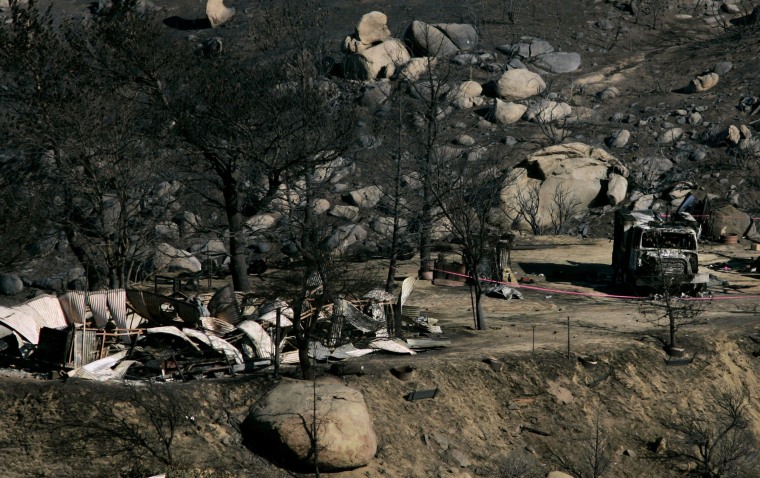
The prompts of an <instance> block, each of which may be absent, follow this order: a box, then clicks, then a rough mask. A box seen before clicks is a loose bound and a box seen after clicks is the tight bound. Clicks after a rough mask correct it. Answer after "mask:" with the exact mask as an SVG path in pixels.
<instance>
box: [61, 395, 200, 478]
mask: <svg viewBox="0 0 760 478" xmlns="http://www.w3.org/2000/svg"><path fill="white" fill-rule="evenodd" d="M192 420H193V419H192V417H191V416H190V415H189V412H188V410H187V409H186V407H185V406H184V405H183V401H182V399H181V397H179V396H178V394H177V393H176V392H175V390H174V389H173V388H170V387H168V386H161V385H158V384H155V383H152V382H149V383H148V384H147V385H145V386H137V385H127V386H126V387H125V389H124V393H123V394H122V399H121V400H118V401H115V402H112V403H107V404H104V406H99V407H97V410H96V411H95V412H94V414H93V415H92V416H91V417H90V418H89V419H87V420H81V419H80V418H77V421H76V422H74V423H72V424H70V425H71V426H70V430H71V432H72V433H74V434H76V435H78V438H80V439H88V440H95V441H97V442H98V443H100V444H101V448H102V450H104V451H105V452H106V453H109V454H110V455H111V456H115V457H123V458H125V459H126V460H127V463H130V462H134V460H135V459H138V458H145V459H147V460H146V463H149V462H150V461H155V462H158V463H160V464H163V465H167V466H172V465H175V464H176V456H175V455H174V453H173V448H172V445H173V444H174V439H175V438H176V437H177V435H178V434H179V432H180V431H182V430H183V429H184V428H186V427H188V426H190V425H191V423H192ZM138 471H139V470H138Z"/></svg>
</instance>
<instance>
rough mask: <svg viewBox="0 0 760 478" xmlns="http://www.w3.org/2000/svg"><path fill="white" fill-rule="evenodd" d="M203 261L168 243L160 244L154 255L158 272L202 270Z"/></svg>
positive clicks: (154, 267) (154, 262)
mask: <svg viewBox="0 0 760 478" xmlns="http://www.w3.org/2000/svg"><path fill="white" fill-rule="evenodd" d="M201 268H202V266H201V261H199V260H198V259H197V258H195V257H194V256H193V255H192V254H191V253H189V252H187V251H183V250H181V249H177V248H176V247H173V246H171V245H169V244H167V243H163V244H159V245H158V247H157V248H156V253H155V254H154V255H153V269H154V270H155V271H157V272H189V273H193V272H200V270H201Z"/></svg>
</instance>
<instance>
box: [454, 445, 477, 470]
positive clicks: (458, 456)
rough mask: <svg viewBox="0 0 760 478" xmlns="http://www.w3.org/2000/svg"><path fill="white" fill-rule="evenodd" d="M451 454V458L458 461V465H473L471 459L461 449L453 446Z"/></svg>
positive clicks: (464, 466)
mask: <svg viewBox="0 0 760 478" xmlns="http://www.w3.org/2000/svg"><path fill="white" fill-rule="evenodd" d="M449 454H450V455H451V458H452V459H453V460H454V461H455V462H456V463H457V465H459V466H460V467H462V468H467V467H469V466H471V465H472V462H471V461H470V459H469V458H468V457H467V455H465V454H464V452H462V451H461V450H457V449H456V448H452V449H451V450H450V451H449Z"/></svg>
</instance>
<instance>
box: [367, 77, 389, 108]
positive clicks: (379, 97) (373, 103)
mask: <svg viewBox="0 0 760 478" xmlns="http://www.w3.org/2000/svg"><path fill="white" fill-rule="evenodd" d="M392 92H393V85H391V83H390V82H389V81H376V82H373V83H365V84H364V85H363V86H362V87H361V89H360V90H359V104H360V105H362V106H366V107H368V108H377V107H378V106H380V105H382V104H383V103H385V102H386V100H388V97H389V96H390V95H391V93H392Z"/></svg>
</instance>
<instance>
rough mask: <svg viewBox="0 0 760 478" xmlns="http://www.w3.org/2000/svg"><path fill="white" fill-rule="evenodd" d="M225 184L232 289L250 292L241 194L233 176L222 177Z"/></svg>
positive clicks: (225, 209) (225, 208)
mask: <svg viewBox="0 0 760 478" xmlns="http://www.w3.org/2000/svg"><path fill="white" fill-rule="evenodd" d="M221 177H222V178H221V179H222V182H223V184H224V188H223V193H224V212H225V213H226V214H227V227H228V228H229V230H230V273H231V274H232V287H233V288H234V289H235V290H236V291H241V292H248V291H249V290H251V284H250V282H249V281H248V260H247V256H246V252H245V241H244V240H243V238H242V237H241V236H242V232H243V223H244V218H243V214H242V212H240V192H239V191H238V188H237V181H236V179H235V178H234V177H233V175H232V174H229V173H228V174H223V175H221Z"/></svg>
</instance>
